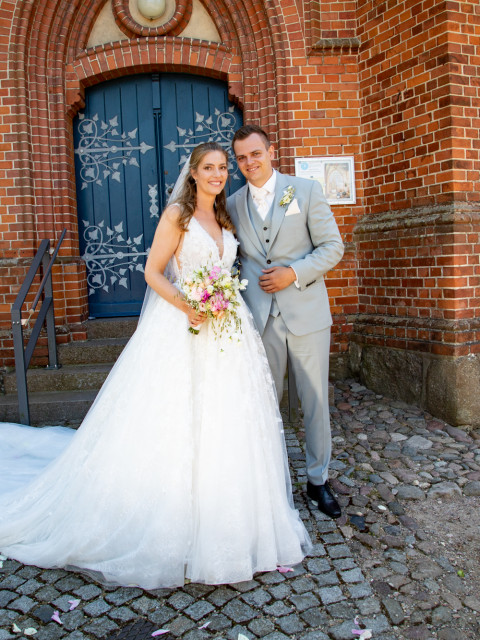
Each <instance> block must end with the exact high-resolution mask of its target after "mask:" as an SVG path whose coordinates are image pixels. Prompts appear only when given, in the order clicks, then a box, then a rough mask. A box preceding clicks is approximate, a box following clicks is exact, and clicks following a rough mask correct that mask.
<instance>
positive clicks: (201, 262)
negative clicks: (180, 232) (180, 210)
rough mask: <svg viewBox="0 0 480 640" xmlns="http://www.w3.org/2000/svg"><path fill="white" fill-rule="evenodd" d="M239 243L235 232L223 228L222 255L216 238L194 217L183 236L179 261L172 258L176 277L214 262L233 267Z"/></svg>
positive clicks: (185, 275) (183, 275)
mask: <svg viewBox="0 0 480 640" xmlns="http://www.w3.org/2000/svg"><path fill="white" fill-rule="evenodd" d="M237 244H238V242H237V240H236V239H235V237H234V235H233V233H232V232H231V231H227V230H226V229H223V255H222V256H221V257H220V249H219V247H218V246H217V243H216V242H215V240H214V239H213V238H212V236H211V235H210V234H209V233H208V232H207V231H206V230H205V229H204V228H203V227H202V225H201V224H200V223H199V222H198V220H197V219H196V218H192V219H191V220H190V223H189V225H188V231H187V232H186V233H185V235H184V237H183V246H182V250H181V252H180V256H179V260H178V262H177V260H176V259H175V258H172V263H173V264H172V267H173V272H174V276H175V278H176V279H179V278H184V277H187V276H189V275H190V274H191V273H192V272H193V271H194V270H195V269H198V268H199V267H202V266H205V265H209V264H213V263H220V265H221V266H222V267H223V268H225V269H231V268H232V266H233V263H234V261H235V256H236V254H237Z"/></svg>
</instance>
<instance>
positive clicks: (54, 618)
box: [52, 611, 63, 624]
mask: <svg viewBox="0 0 480 640" xmlns="http://www.w3.org/2000/svg"><path fill="white" fill-rule="evenodd" d="M52 620H53V621H54V622H58V624H63V622H62V621H61V620H60V616H59V615H58V611H54V612H53V616H52Z"/></svg>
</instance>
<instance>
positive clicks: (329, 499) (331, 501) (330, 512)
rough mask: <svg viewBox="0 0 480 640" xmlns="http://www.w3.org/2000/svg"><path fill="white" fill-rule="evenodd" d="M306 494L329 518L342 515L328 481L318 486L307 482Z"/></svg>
mask: <svg viewBox="0 0 480 640" xmlns="http://www.w3.org/2000/svg"><path fill="white" fill-rule="evenodd" d="M307 496H308V497H309V498H310V500H311V501H312V502H313V503H314V504H315V505H317V506H318V508H319V509H320V511H322V512H323V513H324V514H325V515H327V516H328V517H329V518H339V517H340V516H341V515H342V512H341V510H340V505H339V504H338V502H337V501H336V500H335V496H334V495H333V493H332V490H331V489H330V485H329V484H328V482H326V483H325V484H320V485H318V486H315V485H314V484H312V483H311V482H307Z"/></svg>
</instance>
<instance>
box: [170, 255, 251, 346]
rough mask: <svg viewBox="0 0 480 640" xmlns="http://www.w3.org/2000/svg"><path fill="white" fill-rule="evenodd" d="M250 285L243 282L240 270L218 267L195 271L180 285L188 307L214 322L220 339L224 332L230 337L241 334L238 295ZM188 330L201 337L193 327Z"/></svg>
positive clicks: (204, 267)
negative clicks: (235, 333) (239, 274)
mask: <svg viewBox="0 0 480 640" xmlns="http://www.w3.org/2000/svg"><path fill="white" fill-rule="evenodd" d="M247 284H248V281H247V280H240V278H239V276H238V270H236V269H233V270H232V271H229V270H228V269H223V268H222V267H221V266H220V265H219V264H217V263H215V264H213V265H212V266H208V265H206V266H203V267H200V268H199V269H196V270H195V271H194V272H193V273H192V274H191V275H190V276H189V277H187V278H185V279H183V280H182V281H181V283H180V285H181V290H182V292H183V293H184V295H185V299H186V301H187V303H188V304H189V305H190V306H191V307H193V308H194V309H195V310H196V311H198V312H201V313H205V314H206V315H207V318H210V319H211V320H212V321H213V330H214V332H215V335H216V336H217V337H218V336H220V335H221V334H222V333H223V332H224V331H225V330H227V333H231V330H232V329H233V330H234V332H238V331H240V332H241V330H242V329H241V320H240V318H239V317H238V315H237V310H236V309H237V307H238V306H239V305H240V302H239V300H238V292H239V291H243V290H244V289H245V288H246V286H247ZM188 330H189V331H190V332H191V333H194V334H198V333H199V330H198V329H195V328H194V327H189V329H188Z"/></svg>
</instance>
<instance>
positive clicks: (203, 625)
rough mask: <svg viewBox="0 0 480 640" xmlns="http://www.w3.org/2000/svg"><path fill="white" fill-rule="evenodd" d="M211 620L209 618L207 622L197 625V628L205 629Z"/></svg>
mask: <svg viewBox="0 0 480 640" xmlns="http://www.w3.org/2000/svg"><path fill="white" fill-rule="evenodd" d="M210 622H211V620H209V621H208V622H205V624H202V626H201V627H198V628H199V629H206V628H207V627H208V625H209V624H210Z"/></svg>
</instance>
